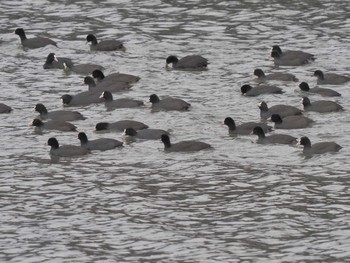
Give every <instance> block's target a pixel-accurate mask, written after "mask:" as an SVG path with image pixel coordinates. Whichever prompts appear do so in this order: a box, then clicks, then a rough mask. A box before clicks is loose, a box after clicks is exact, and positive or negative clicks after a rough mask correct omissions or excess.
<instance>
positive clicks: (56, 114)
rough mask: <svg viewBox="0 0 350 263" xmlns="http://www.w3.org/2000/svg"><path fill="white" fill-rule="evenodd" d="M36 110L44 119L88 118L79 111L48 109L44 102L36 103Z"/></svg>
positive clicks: (69, 119) (74, 119) (72, 119)
mask: <svg viewBox="0 0 350 263" xmlns="http://www.w3.org/2000/svg"><path fill="white" fill-rule="evenodd" d="M35 111H37V112H39V114H40V118H41V119H42V120H46V119H51V120H55V121H76V120H85V119H86V118H85V117H84V116H83V115H82V114H81V113H80V112H78V111H67V110H55V111H50V112H49V111H47V109H46V107H45V106H44V104H42V103H38V104H36V105H35Z"/></svg>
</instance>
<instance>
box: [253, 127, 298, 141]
mask: <svg viewBox="0 0 350 263" xmlns="http://www.w3.org/2000/svg"><path fill="white" fill-rule="evenodd" d="M253 134H255V135H258V140H257V143H261V144H296V143H297V138H295V137H293V136H291V135H288V134H272V135H269V136H265V132H264V130H263V129H262V128H261V127H259V126H257V127H255V128H254V129H253Z"/></svg>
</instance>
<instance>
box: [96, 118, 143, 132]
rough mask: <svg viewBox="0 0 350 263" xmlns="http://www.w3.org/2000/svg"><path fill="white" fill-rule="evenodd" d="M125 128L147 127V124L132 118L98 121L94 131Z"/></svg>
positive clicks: (139, 128)
mask: <svg viewBox="0 0 350 263" xmlns="http://www.w3.org/2000/svg"><path fill="white" fill-rule="evenodd" d="M127 128H133V129H134V130H142V129H147V128H148V126H147V125H146V124H144V123H142V122H139V121H133V120H121V121H117V122H110V123H108V122H99V123H97V124H96V127H95V129H96V131H121V132H122V131H124V130H125V129H127Z"/></svg>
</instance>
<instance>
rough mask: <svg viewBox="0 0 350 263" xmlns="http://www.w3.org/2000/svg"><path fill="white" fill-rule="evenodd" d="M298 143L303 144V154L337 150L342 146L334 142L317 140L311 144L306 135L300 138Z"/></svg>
mask: <svg viewBox="0 0 350 263" xmlns="http://www.w3.org/2000/svg"><path fill="white" fill-rule="evenodd" d="M300 144H301V145H303V146H304V148H303V153H304V154H305V155H313V154H323V153H327V152H338V151H339V150H340V149H341V148H342V147H341V146H340V145H339V144H337V143H335V142H319V143H314V144H312V145H311V141H310V139H309V138H308V137H306V136H304V137H301V138H300Z"/></svg>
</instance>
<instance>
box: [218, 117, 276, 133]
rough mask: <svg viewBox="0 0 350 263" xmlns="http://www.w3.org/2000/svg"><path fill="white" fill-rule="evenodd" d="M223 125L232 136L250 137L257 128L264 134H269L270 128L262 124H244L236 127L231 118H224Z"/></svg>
mask: <svg viewBox="0 0 350 263" xmlns="http://www.w3.org/2000/svg"><path fill="white" fill-rule="evenodd" d="M224 124H225V125H226V126H227V127H228V131H229V134H233V135H237V134H239V135H250V134H251V133H252V131H253V129H254V128H255V127H257V126H259V127H261V128H262V129H263V131H264V132H269V131H271V130H272V127H271V126H269V125H267V124H266V123H262V122H245V123H242V124H240V125H237V126H236V123H235V121H234V120H233V119H232V118H231V117H226V118H225V120H224Z"/></svg>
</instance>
